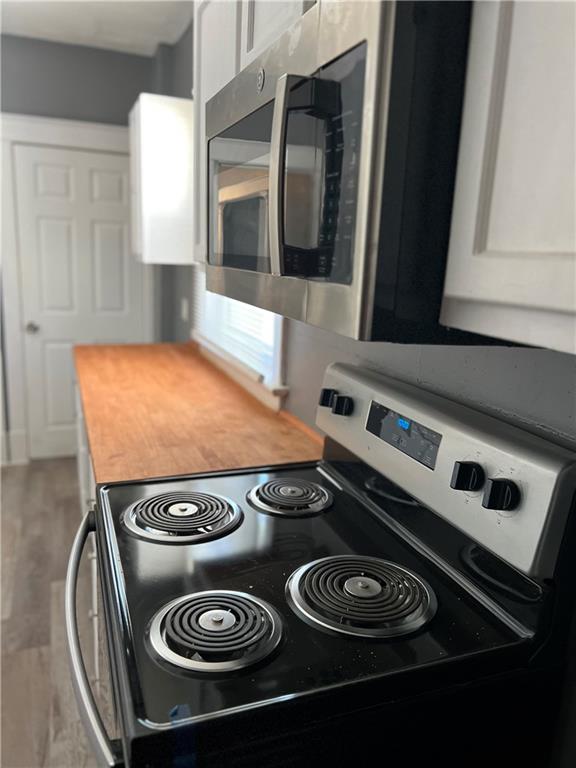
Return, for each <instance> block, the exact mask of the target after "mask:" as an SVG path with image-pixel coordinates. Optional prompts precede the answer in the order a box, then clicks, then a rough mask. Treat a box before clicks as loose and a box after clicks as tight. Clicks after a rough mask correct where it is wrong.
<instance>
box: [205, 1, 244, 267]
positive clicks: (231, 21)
mask: <svg viewBox="0 0 576 768" xmlns="http://www.w3.org/2000/svg"><path fill="white" fill-rule="evenodd" d="M239 9H240V5H239V2H225V3H223V2H219V0H201V2H198V3H197V4H196V7H195V11H194V169H195V171H194V222H195V232H194V254H195V259H196V260H197V261H205V260H206V215H207V214H206V195H207V191H206V175H207V174H206V131H205V124H206V102H207V101H208V100H209V99H210V98H211V97H212V96H214V94H215V93H217V92H218V91H219V90H220V89H221V88H222V87H223V86H224V85H226V83H228V82H229V81H230V80H231V79H232V78H233V77H234V76H235V75H236V73H237V72H238V70H239V66H240V12H239Z"/></svg>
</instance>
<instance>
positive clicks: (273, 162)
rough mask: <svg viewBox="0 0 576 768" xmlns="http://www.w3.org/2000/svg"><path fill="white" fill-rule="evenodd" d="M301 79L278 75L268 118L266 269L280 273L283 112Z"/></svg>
mask: <svg viewBox="0 0 576 768" xmlns="http://www.w3.org/2000/svg"><path fill="white" fill-rule="evenodd" d="M300 80H302V76H301V75H282V76H281V77H279V78H278V81H277V82H276V98H275V100H274V115H273V117H272V136H271V139H270V166H269V171H268V173H269V182H268V188H269V198H268V232H269V248H270V271H271V272H272V274H273V275H281V274H282V269H281V263H282V262H281V254H282V250H283V242H282V240H283V229H284V227H283V222H282V218H281V217H283V216H284V164H285V157H286V113H287V105H288V94H289V92H290V88H291V87H292V86H293V85H294V84H296V83H297V82H298V81H300Z"/></svg>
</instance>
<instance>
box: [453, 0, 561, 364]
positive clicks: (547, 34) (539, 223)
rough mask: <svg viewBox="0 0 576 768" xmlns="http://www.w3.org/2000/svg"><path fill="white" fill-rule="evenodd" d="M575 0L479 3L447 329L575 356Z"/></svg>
mask: <svg viewBox="0 0 576 768" xmlns="http://www.w3.org/2000/svg"><path fill="white" fill-rule="evenodd" d="M575 39H576V6H575V5H574V4H573V3H563V2H533V3H520V2H518V3H475V5H474V15H473V23H472V30H471V41H470V58H469V65H468V76H467V87H466V98H465V105H464V117H463V125H462V135H461V145H460V154H459V162H458V174H457V182H456V192H455V200H454V212H453V222H452V231H451V238H450V249H449V257H448V266H447V273H446V282H445V298H444V303H443V308H442V316H441V321H442V322H443V323H444V324H445V325H449V326H452V327H456V328H461V329H464V330H468V331H475V332H479V333H485V334H488V335H491V336H495V337H496V338H502V339H509V340H511V341H518V342H523V343H527V344H534V345H537V346H544V347H549V348H552V349H558V350H561V351H566V352H576V229H575V226H576V224H575V222H576V216H575V211H576V199H575V172H574V171H575V168H576V155H575V144H576V139H575V135H576V125H575V115H576V103H575V98H576V77H575V72H576V66H575V44H574V41H575Z"/></svg>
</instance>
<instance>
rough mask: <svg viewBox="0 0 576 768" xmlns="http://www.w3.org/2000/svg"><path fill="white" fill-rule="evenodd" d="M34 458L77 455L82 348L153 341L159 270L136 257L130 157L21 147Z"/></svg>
mask: <svg viewBox="0 0 576 768" xmlns="http://www.w3.org/2000/svg"><path fill="white" fill-rule="evenodd" d="M15 169H16V189H17V225H18V237H19V256H20V270H21V272H20V274H21V279H22V300H23V324H24V327H25V330H26V333H25V344H24V350H25V360H26V398H27V416H28V430H29V442H30V445H29V454H30V457H31V458H45V457H53V456H71V455H73V454H74V452H75V444H76V424H75V421H76V419H75V404H74V363H73V359H72V350H73V347H74V345H75V344H92V343H122V342H145V341H151V340H152V307H151V298H152V291H151V283H150V272H149V271H147V270H149V269H150V268H147V267H143V266H142V265H141V264H139V263H137V262H136V260H135V259H133V258H131V256H130V251H129V247H128V225H129V213H128V212H129V201H128V158H127V157H126V156H125V155H116V154H105V153H101V152H85V151H79V150H69V149H54V148H51V147H41V146H34V145H23V144H22V145H18V146H16V147H15Z"/></svg>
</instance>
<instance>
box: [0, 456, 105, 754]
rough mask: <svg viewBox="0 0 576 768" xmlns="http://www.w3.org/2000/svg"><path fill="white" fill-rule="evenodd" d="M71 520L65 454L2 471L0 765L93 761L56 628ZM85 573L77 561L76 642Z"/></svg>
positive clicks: (85, 627) (73, 504)
mask: <svg viewBox="0 0 576 768" xmlns="http://www.w3.org/2000/svg"><path fill="white" fill-rule="evenodd" d="M79 522H80V509H79V501H78V485H77V479H76V463H75V460H74V459H55V460H47V461H34V462H31V463H30V464H29V465H27V466H23V467H6V468H3V469H2V516H1V532H2V709H1V717H2V751H1V758H0V765H1V766H2V768H40V767H41V766H51V768H69V767H70V768H83V767H86V768H87V767H90V768H91V767H92V766H95V765H96V763H95V761H94V759H93V757H92V754H91V751H90V747H89V745H88V743H87V740H86V737H85V735H84V731H83V728H82V723H81V722H80V720H79V716H78V712H77V709H76V704H75V701H74V695H73V692H72V687H71V683H70V677H69V673H68V663H67V657H66V639H65V632H64V579H65V576H66V566H67V563H68V555H69V552H70V547H71V544H72V540H73V538H74V534H75V532H76V530H77V528H78V525H79ZM88 574H89V572H88V565H87V563H84V570H83V576H82V577H81V580H80V583H79V589H78V616H79V621H80V629H81V635H83V639H84V646H85V648H89V643H88V638H89V620H88V610H89V606H90V597H89V595H90V587H89V575H88ZM87 656H88V658H89V652H87ZM88 672H89V673H90V666H89V664H88Z"/></svg>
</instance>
